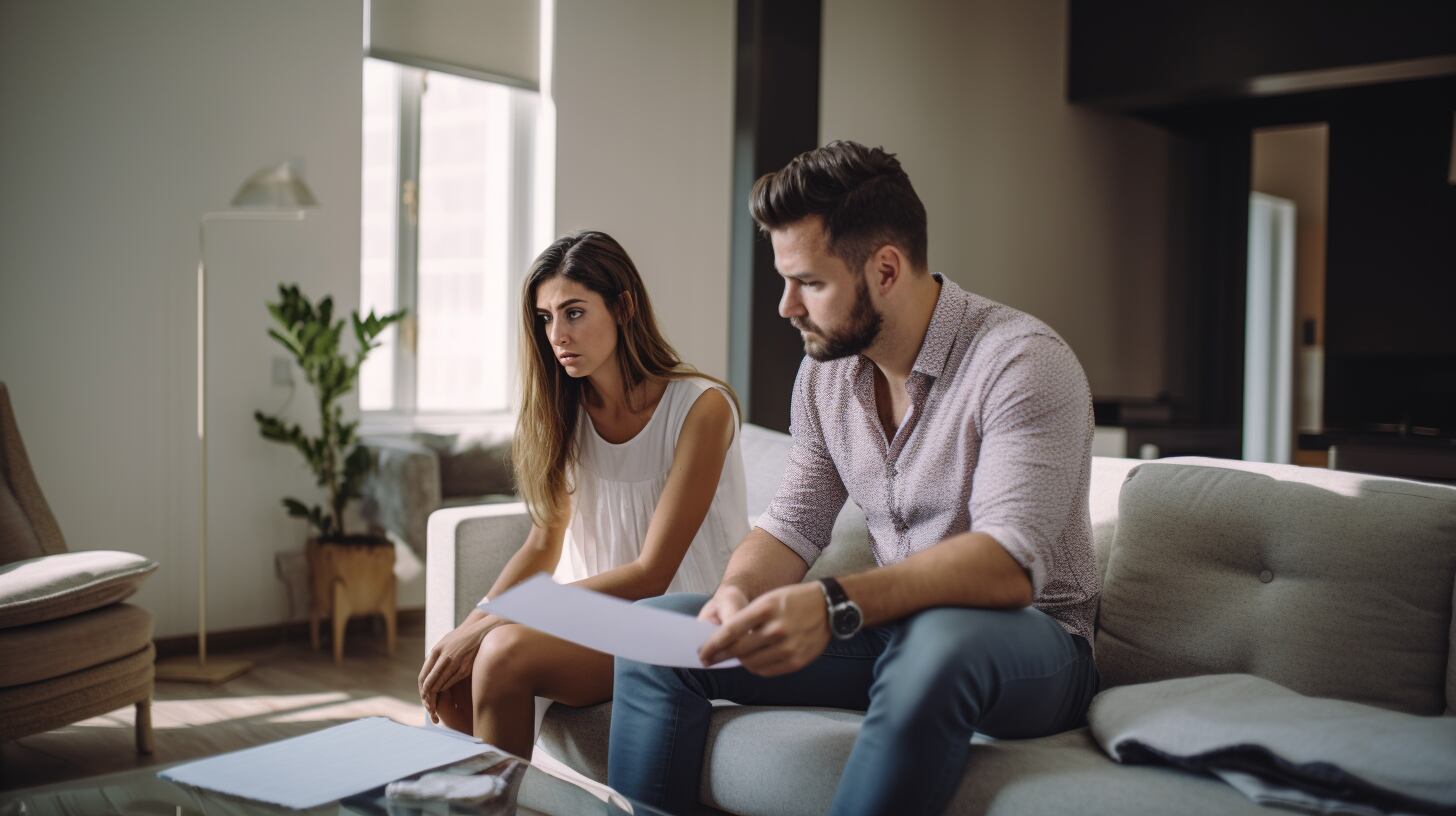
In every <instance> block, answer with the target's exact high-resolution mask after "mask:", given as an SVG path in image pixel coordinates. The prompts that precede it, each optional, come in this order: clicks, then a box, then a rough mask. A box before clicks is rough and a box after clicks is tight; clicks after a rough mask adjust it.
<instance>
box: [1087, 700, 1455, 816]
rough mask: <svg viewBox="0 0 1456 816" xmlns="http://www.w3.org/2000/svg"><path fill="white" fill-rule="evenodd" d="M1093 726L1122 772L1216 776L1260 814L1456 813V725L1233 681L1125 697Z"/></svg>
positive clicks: (1103, 704) (1101, 708)
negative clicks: (1156, 768) (1149, 768)
mask: <svg viewBox="0 0 1456 816" xmlns="http://www.w3.org/2000/svg"><path fill="white" fill-rule="evenodd" d="M1088 719H1089V721H1090V724H1091V727H1092V733H1093V736H1094V737H1095V738H1096V739H1097V742H1098V743H1099V744H1100V745H1101V746H1102V748H1103V750H1104V751H1106V752H1107V753H1108V754H1109V755H1110V756H1111V757H1112V758H1113V759H1115V760H1117V761H1118V762H1123V763H1129V764H1136V763H1145V764H1146V763H1157V764H1165V765H1172V766H1175V767H1178V768H1182V769H1185V770H1188V771H1192V772H1195V773H1206V774H1211V775H1214V776H1217V777H1219V778H1221V779H1223V780H1224V781H1226V782H1228V783H1229V784H1231V785H1233V786H1234V787H1235V788H1238V789H1239V790H1240V791H1241V792H1243V793H1244V794H1245V795H1247V796H1249V797H1250V798H1251V799H1253V800H1254V801H1256V802H1259V803H1260V804H1268V805H1275V806H1279V807H1286V808H1292V809H1297V810H1303V811H1308V812H1313V813H1350V814H1382V813H1430V814H1456V717H1419V716H1415V715H1411V714H1404V713H1400V712H1394V711H1387V710H1385V709H1379V708H1375V707H1372V706H1366V705H1361V704H1359V703H1351V702H1346V701H1342V700H1329V699H1321V698H1315V697H1306V696H1304V695H1301V694H1298V693H1296V692H1293V691H1290V690H1288V689H1286V688H1283V687H1282V686H1279V685H1278V684H1276V683H1272V682H1270V681H1268V680H1264V679H1261V678H1258V677H1253V676H1251V675H1237V674H1225V675H1211V676H1202V677H1190V678H1183V679H1178V680H1166V681H1162V682H1158V683H1144V684H1139V685H1132V686H1123V687H1120V688H1115V689H1112V690H1109V691H1107V692H1104V693H1103V694H1102V695H1100V696H1099V697H1098V698H1097V700H1096V701H1094V702H1093V705H1092V711H1091V712H1090V714H1089V716H1088Z"/></svg>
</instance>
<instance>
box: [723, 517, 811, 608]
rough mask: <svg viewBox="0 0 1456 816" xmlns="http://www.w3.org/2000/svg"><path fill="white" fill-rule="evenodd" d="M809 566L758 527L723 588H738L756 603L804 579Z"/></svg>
mask: <svg viewBox="0 0 1456 816" xmlns="http://www.w3.org/2000/svg"><path fill="white" fill-rule="evenodd" d="M808 571H809V566H808V565H807V564H805V563H804V559H803V558H800V557H799V554H798V553H796V552H794V551H793V550H791V549H789V548H788V546H787V545H785V544H784V543H783V542H782V541H779V540H778V539H777V538H774V537H773V536H771V535H769V534H768V533H765V532H764V531H763V530H760V529H759V528H757V527H755V528H753V529H752V530H751V531H749V533H748V535H747V536H746V537H745V538H744V539H743V541H742V543H740V544H739V545H738V548H737V549H736V550H734V551H733V557H732V558H730V559H728V567H727V569H726V570H724V572H723V580H722V581H721V582H720V583H721V585H722V586H735V587H737V588H738V589H740V590H742V592H743V594H744V595H746V596H748V599H749V600H753V599H754V598H757V597H758V596H760V595H762V594H763V593H765V592H768V591H769V590H771V589H775V588H777V587H781V586H784V585H786V584H792V583H795V582H797V581H802V580H803V579H804V573H806V572H808Z"/></svg>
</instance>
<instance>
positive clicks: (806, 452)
mask: <svg viewBox="0 0 1456 816" xmlns="http://www.w3.org/2000/svg"><path fill="white" fill-rule="evenodd" d="M750 209H751V211H752V213H753V217H754V219H755V221H757V222H758V224H759V227H760V228H761V229H762V230H763V231H765V232H767V233H768V236H769V238H770V240H771V242H772V244H773V250H774V261H775V266H776V267H777V268H778V272H779V274H780V275H782V276H783V278H784V295H783V299H782V301H781V302H780V304H779V313H780V314H781V315H783V316H784V317H786V318H788V319H789V321H790V322H791V323H792V324H793V325H794V327H795V328H797V329H799V331H800V332H801V334H802V336H803V340H804V351H805V352H806V354H807V355H808V357H807V359H805V360H804V362H803V364H802V365H801V367H800V369H799V375H798V379H797V381H796V383H795V386H794V394H793V401H792V413H791V432H792V435H793V448H792V451H791V453H790V454H789V461H788V467H787V470H786V472H785V473H784V478H783V482H782V484H781V485H780V486H779V490H778V493H777V495H776V496H775V498H774V500H773V503H772V504H771V505H770V506H769V509H768V511H767V512H766V513H765V514H764V515H763V516H762V517H761V518H759V520H758V526H757V527H756V528H755V529H754V530H752V531H751V532H750V533H749V535H748V537H747V538H745V539H744V540H743V542H742V543H741V544H740V545H739V547H738V549H737V550H736V551H735V553H734V555H733V557H732V559H731V560H730V562H729V564H728V567H727V570H726V573H725V575H724V577H723V581H722V583H721V584H720V585H719V587H718V589H717V591H716V592H715V593H714V594H713V596H712V597H711V598H705V597H704V596H701V595H670V596H666V597H663V598H657V599H653V600H651V601H645V602H644V603H650V604H652V605H654V606H658V607H662V608H667V609H674V610H678V611H681V612H687V613H695V614H697V615H698V616H699V617H700V618H702V619H704V620H707V621H710V622H712V623H715V624H721V627H720V628H719V629H718V631H717V632H716V633H715V634H714V635H713V637H711V638H710V639H709V640H708V641H707V642H706V643H705V644H704V645H703V648H702V652H701V654H700V657H701V658H702V660H703V664H704V665H705V666H707V665H710V664H713V663H716V662H718V661H721V660H726V659H728V658H734V657H736V658H738V659H739V660H740V661H742V664H743V667H742V668H734V669H720V670H710V669H701V670H698V669H673V668H664V667H659V666H649V665H645V664H641V663H634V662H632V661H627V660H621V659H619V660H618V661H617V663H616V676H615V683H616V691H615V700H614V705H613V711H612V732H611V748H610V754H609V771H608V783H609V784H610V785H611V786H612V787H613V788H616V789H617V790H619V791H621V792H622V793H625V794H627V795H628V796H631V797H633V798H636V799H639V800H641V801H644V802H647V803H649V804H653V805H657V806H659V807H663V808H665V809H667V810H670V811H673V812H685V811H689V810H692V809H693V803H694V802H695V801H696V800H697V794H698V789H699V783H700V779H701V775H702V762H703V749H704V746H705V742H706V738H707V731H708V720H709V716H710V715H711V713H712V707H711V705H710V702H709V701H710V700H714V699H727V700H733V701H737V702H744V703H752V704H755V705H809V706H832V707H837V708H848V709H857V710H861V711H864V712H865V718H864V722H863V724H862V726H861V728H860V732H859V736H858V738H857V739H856V741H855V745H854V750H853V751H852V752H851V754H850V757H849V760H848V764H847V765H846V766H845V770H844V774H843V776H842V777H841V779H840V781H839V785H838V788H837V790H836V793H835V797H834V803H833V807H832V809H831V812H832V813H836V814H849V813H937V812H940V811H942V810H944V808H945V806H946V805H947V803H948V802H949V801H950V798H951V796H952V795H953V794H954V793H955V790H956V787H957V785H958V784H959V782H960V779H961V777H962V775H963V774H964V772H965V768H966V763H967V761H968V757H969V752H970V739H971V736H972V733H973V732H976V731H979V732H982V733H984V734H987V735H989V736H992V737H997V738H1023V737H1036V736H1043V735H1046V734H1052V733H1055V732H1058V731H1063V730H1066V729H1069V728H1074V727H1077V726H1078V725H1080V724H1081V723H1082V721H1083V719H1084V718H1085V715H1086V710H1087V705H1088V703H1089V702H1090V701H1091V698H1092V696H1093V694H1095V693H1096V691H1097V684H1098V678H1097V670H1096V668H1095V666H1094V664H1093V661H1092V648H1091V645H1090V642H1091V638H1092V619H1093V615H1094V613H1095V611H1096V607H1097V600H1098V595H1099V592H1100V587H1099V579H1098V574H1097V569H1096V559H1095V556H1094V554H1093V550H1092V534H1091V520H1090V516H1089V512H1088V504H1087V490H1088V484H1089V480H1090V473H1091V457H1090V453H1091V444H1092V411H1091V398H1090V396H1089V392H1088V389H1087V381H1086V377H1085V375H1084V374H1083V372H1082V368H1081V365H1080V364H1079V363H1078V362H1077V359H1076V356H1075V355H1073V353H1072V351H1071V349H1069V348H1068V347H1067V345H1066V343H1064V342H1063V341H1062V340H1061V338H1060V337H1058V336H1057V334H1056V333H1055V332H1053V331H1052V330H1051V329H1050V328H1048V327H1047V326H1046V325H1045V324H1043V323H1041V322H1040V321H1038V320H1036V319H1034V318H1032V317H1030V316H1028V315H1026V314H1023V313H1021V312H1018V311H1015V310H1014V309H1011V308H1008V307H1006V306H1003V305H1000V304H998V303H994V302H992V301H990V300H987V299H985V298H981V297H978V296H976V295H973V294H970V293H968V292H966V291H965V290H963V289H961V288H960V287H958V286H956V284H955V283H953V282H951V281H949V280H946V279H944V278H942V277H940V276H939V275H931V274H930V273H929V272H928V271H927V264H926V243H927V241H926V225H925V224H926V220H925V208H924V205H922V204H921V202H920V199H919V197H918V196H917V195H916V194H915V190H914V188H913V187H912V186H911V185H910V179H909V178H908V177H907V176H906V175H905V172H904V171H903V170H902V169H901V168H900V163H899V161H898V160H896V158H895V157H894V155H893V154H889V153H886V152H884V151H883V150H880V149H869V148H865V147H863V146H861V145H858V144H855V143H852V142H832V143H830V144H829V145H826V146H825V147H823V148H819V149H817V150H812V151H809V152H807V153H804V154H802V155H800V156H798V157H797V158H795V159H794V160H793V161H791V162H790V163H789V164H788V166H786V167H785V168H784V169H782V170H780V171H779V172H777V173H770V174H768V175H766V176H764V177H763V178H761V179H759V180H758V182H757V183H756V184H755V185H754V188H753V193H752V199H751V202H750ZM846 495H848V496H850V497H853V499H854V501H855V503H856V504H858V505H859V506H860V507H861V508H863V509H864V511H865V518H866V520H867V522H868V525H869V532H870V538H871V540H872V543H873V548H874V553H875V558H876V561H877V562H878V564H879V566H878V567H876V568H874V569H870V570H867V571H865V572H861V573H857V574H854V575H845V576H839V578H838V580H837V581H836V580H834V579H826V580H825V581H822V582H810V583H800V581H801V580H802V579H803V577H804V574H805V573H806V572H807V570H808V568H809V565H811V564H812V563H813V562H814V560H815V559H816V558H817V557H818V555H819V554H820V552H821V551H822V550H823V549H824V547H825V546H826V545H827V544H828V543H829V537H830V531H831V529H832V528H833V526H834V519H835V517H836V516H837V515H838V513H839V511H840V509H841V508H842V507H843V505H844V501H845V497H846Z"/></svg>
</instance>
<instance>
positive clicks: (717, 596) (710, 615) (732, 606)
mask: <svg viewBox="0 0 1456 816" xmlns="http://www.w3.org/2000/svg"><path fill="white" fill-rule="evenodd" d="M745 606H748V596H747V595H744V594H743V590H741V589H739V588H738V587H736V586H731V585H728V584H724V585H723V586H720V587H718V591H717V592H714V593H713V597H711V598H709V599H708V602H707V603H705V604H703V608H702V609H699V610H698V620H704V621H707V622H708V623H711V624H713V625H714V626H722V625H723V621H725V620H728V619H729V618H731V617H733V616H734V615H737V614H738V611H739V610H740V609H742V608H743V607H745Z"/></svg>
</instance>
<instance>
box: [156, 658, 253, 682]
mask: <svg viewBox="0 0 1456 816" xmlns="http://www.w3.org/2000/svg"><path fill="white" fill-rule="evenodd" d="M252 668H253V661H251V660H239V659H235V658H216V657H213V658H209V659H208V661H207V662H206V663H203V662H201V661H200V660H198V659H197V658H196V657H169V658H167V659H166V660H158V661H157V679H158V680H169V681H174V682H178V683H212V684H213V685H216V684H218V683H226V682H227V681H229V680H231V679H233V678H234V677H238V676H239V675H242V674H245V673H247V672H248V670H250V669H252Z"/></svg>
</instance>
